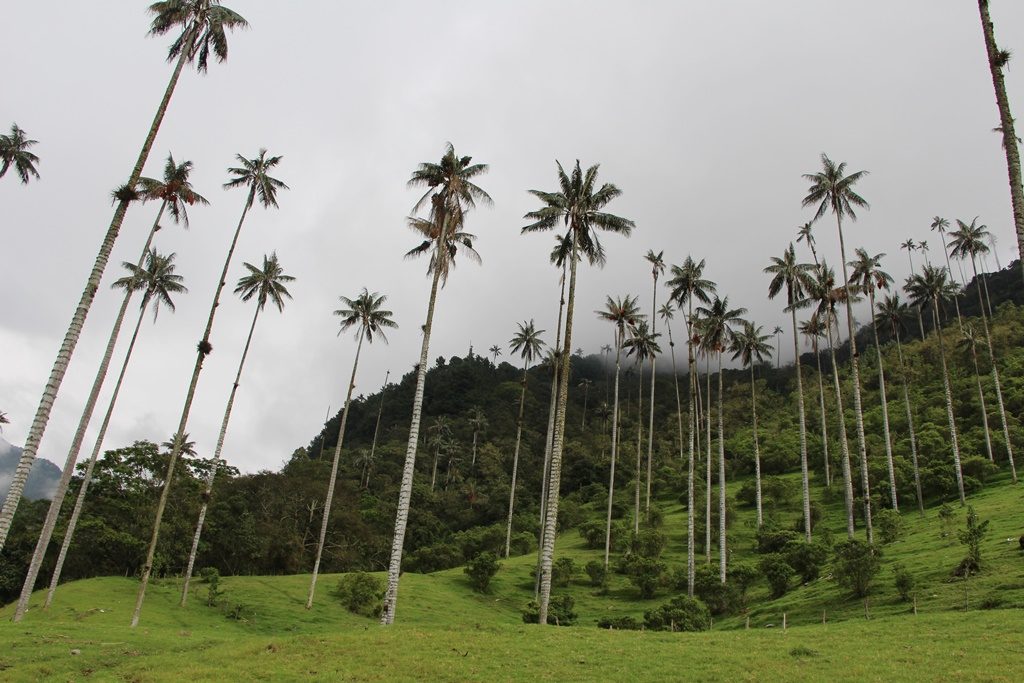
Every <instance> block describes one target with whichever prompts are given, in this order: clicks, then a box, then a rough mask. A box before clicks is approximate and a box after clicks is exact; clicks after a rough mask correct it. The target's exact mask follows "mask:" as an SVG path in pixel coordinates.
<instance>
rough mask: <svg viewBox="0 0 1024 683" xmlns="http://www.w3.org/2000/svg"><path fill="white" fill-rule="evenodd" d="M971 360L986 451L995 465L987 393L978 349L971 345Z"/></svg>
mask: <svg viewBox="0 0 1024 683" xmlns="http://www.w3.org/2000/svg"><path fill="white" fill-rule="evenodd" d="M971 360H972V361H973V362H974V380H975V381H976V382H977V384H978V405H979V406H980V408H981V426H982V428H983V429H984V431H985V451H986V453H987V454H988V459H989V462H992V463H994V462H995V461H996V456H995V454H994V453H993V451H992V430H991V429H989V426H988V408H987V407H986V406H985V391H984V389H983V388H982V386H981V366H980V365H978V349H977V348H975V346H974V344H973V342H972V343H971Z"/></svg>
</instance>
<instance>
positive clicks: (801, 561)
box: [784, 540, 828, 583]
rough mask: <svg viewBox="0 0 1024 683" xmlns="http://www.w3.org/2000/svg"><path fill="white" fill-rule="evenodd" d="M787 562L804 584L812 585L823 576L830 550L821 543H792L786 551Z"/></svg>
mask: <svg viewBox="0 0 1024 683" xmlns="http://www.w3.org/2000/svg"><path fill="white" fill-rule="evenodd" d="M784 553H785V556H786V562H787V563H788V564H789V566H790V567H792V568H793V571H795V572H796V573H797V574H798V575H799V576H800V580H801V581H803V582H804V583H810V582H811V581H814V580H815V579H817V578H818V576H819V575H820V574H821V567H822V565H823V564H825V561H826V560H827V559H828V548H826V547H825V546H824V545H823V544H821V543H819V542H811V543H808V542H807V541H803V540H799V541H790V542H789V543H787V544H786V547H785V549H784Z"/></svg>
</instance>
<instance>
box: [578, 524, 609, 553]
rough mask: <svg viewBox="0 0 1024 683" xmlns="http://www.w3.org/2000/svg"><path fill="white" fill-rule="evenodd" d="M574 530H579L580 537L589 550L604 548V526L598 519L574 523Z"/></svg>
mask: <svg viewBox="0 0 1024 683" xmlns="http://www.w3.org/2000/svg"><path fill="white" fill-rule="evenodd" d="M576 531H578V532H579V534H580V538H582V539H583V541H584V542H585V543H586V545H587V548H589V549H590V550H597V549H599V548H604V536H605V531H606V527H605V524H604V523H603V522H601V521H600V520H597V519H588V520H587V521H585V522H583V523H581V524H578V525H576Z"/></svg>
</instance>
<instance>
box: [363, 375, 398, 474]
mask: <svg viewBox="0 0 1024 683" xmlns="http://www.w3.org/2000/svg"><path fill="white" fill-rule="evenodd" d="M390 377H391V371H390V370H388V371H387V372H385V373H384V384H383V386H381V388H380V403H379V404H378V405H377V421H376V422H375V423H374V425H373V441H371V442H370V452H369V454H368V455H367V462H368V464H367V466H366V467H365V468H364V471H365V473H366V483H365V484H363V488H364V489H366V488H369V487H370V470H371V469H373V462H374V457H375V456H376V454H377V437H378V436H379V435H380V419H381V417H383V416H384V391H385V390H386V389H387V388H388V379H390ZM360 482H362V479H360Z"/></svg>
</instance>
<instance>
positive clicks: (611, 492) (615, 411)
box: [604, 332, 622, 569]
mask: <svg viewBox="0 0 1024 683" xmlns="http://www.w3.org/2000/svg"><path fill="white" fill-rule="evenodd" d="M621 358H622V343H621V342H620V340H619V335H618V332H616V333H615V399H614V403H612V462H611V467H610V468H609V472H608V521H607V523H606V524H605V529H604V567H605V569H607V568H608V556H609V554H610V553H611V550H612V501H613V500H614V499H615V459H616V456H618V453H619V367H620V361H621Z"/></svg>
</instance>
